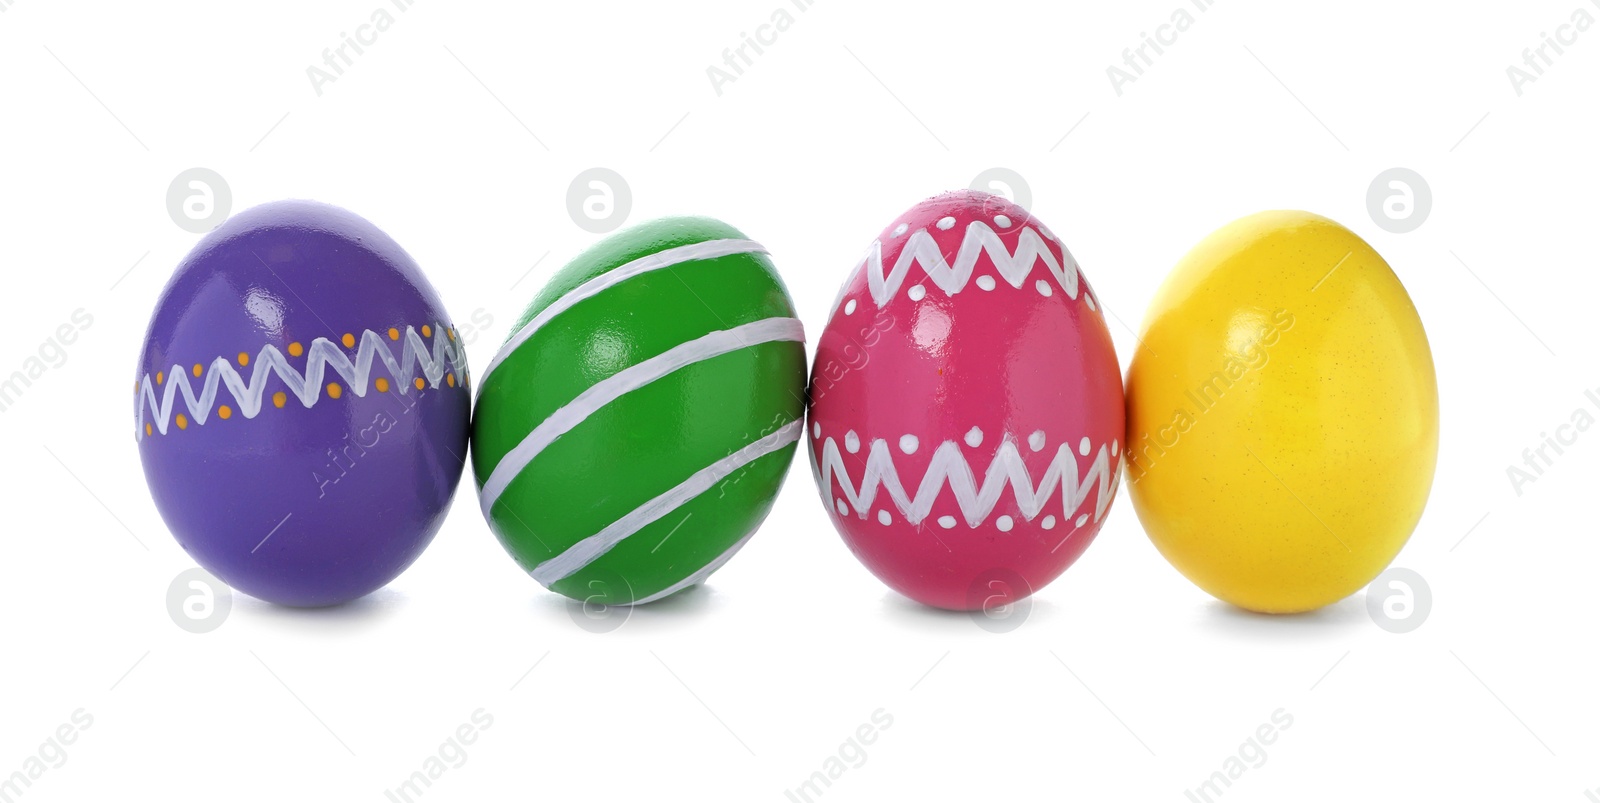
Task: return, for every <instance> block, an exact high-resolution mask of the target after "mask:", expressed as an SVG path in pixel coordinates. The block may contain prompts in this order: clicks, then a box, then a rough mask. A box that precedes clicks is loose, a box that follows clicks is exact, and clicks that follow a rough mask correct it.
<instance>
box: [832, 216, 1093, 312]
mask: <svg viewBox="0 0 1600 803" xmlns="http://www.w3.org/2000/svg"><path fill="white" fill-rule="evenodd" d="M984 253H987V254H988V255H989V260H990V261H991V262H993V263H994V266H995V270H997V271H998V272H999V273H1000V276H1001V277H1002V278H1004V279H1005V280H1006V281H1007V282H1008V283H1010V285H1011V286H1012V287H1015V288H1019V289H1020V288H1021V287H1022V283H1023V282H1024V281H1025V280H1026V279H1027V278H1028V274H1030V273H1032V272H1033V265H1034V262H1036V261H1037V260H1040V259H1042V260H1044V264H1045V267H1046V268H1047V269H1048V270H1049V271H1050V275H1052V276H1054V277H1055V279H1056V283H1058V284H1060V285H1061V289H1062V290H1065V291H1066V293H1067V297H1068V298H1072V299H1076V298H1077V297H1078V261H1077V260H1076V259H1073V257H1072V253H1071V252H1069V251H1068V250H1067V247H1066V246H1065V245H1062V246H1061V253H1062V254H1064V255H1066V265H1065V266H1064V267H1063V265H1062V263H1061V262H1060V261H1059V260H1057V259H1056V255H1055V253H1053V252H1052V251H1051V250H1050V247H1049V245H1047V244H1046V242H1045V238H1044V237H1043V236H1041V235H1040V234H1039V232H1038V231H1036V230H1035V229H1034V228H1033V227H1032V226H1023V227H1022V232H1021V233H1020V234H1018V235H1017V250H1016V253H1012V252H1010V251H1007V250H1006V246H1005V243H1003V242H1001V240H1000V235H999V234H996V233H995V231H994V229H991V228H989V224H987V223H984V222H983V221H981V220H974V221H972V222H971V223H969V224H967V233H966V235H965V236H964V237H962V240H961V250H959V251H958V252H956V258H955V262H954V264H952V263H950V262H947V261H945V258H944V254H943V253H942V252H941V251H940V250H939V244H938V243H937V242H935V241H934V239H933V235H931V234H929V233H928V230H927V229H917V230H916V231H914V232H912V233H911V236H910V239H909V240H907V241H906V244H905V247H904V248H902V249H901V251H900V257H899V258H898V259H896V260H895V263H894V268H893V269H891V270H890V271H889V273H888V275H885V274H884V272H883V241H882V240H876V241H874V242H873V243H872V247H871V248H869V249H867V253H866V255H865V256H863V257H862V259H861V262H859V263H857V265H856V271H857V272H860V271H861V270H863V269H865V270H866V271H867V287H868V289H869V290H870V291H871V292H872V299H873V300H874V301H876V302H877V304H878V306H879V307H882V306H883V305H885V304H887V303H889V301H890V299H893V298H894V296H895V293H898V292H899V291H900V286H901V285H902V284H904V283H905V279H906V274H907V273H910V272H911V266H912V264H913V263H921V265H922V270H923V272H924V273H926V274H927V275H928V278H929V279H931V280H932V281H933V283H934V284H936V285H938V286H939V288H940V289H942V290H944V291H945V292H946V293H949V294H952V295H953V294H955V293H958V292H960V291H961V290H962V288H965V287H966V286H967V281H968V280H969V279H971V278H972V268H973V266H974V265H976V264H977V263H978V257H979V256H980V255H982V254H984ZM847 286H848V285H847ZM841 297H842V294H841ZM836 306H837V305H836Z"/></svg>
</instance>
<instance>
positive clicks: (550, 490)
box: [472, 218, 805, 605]
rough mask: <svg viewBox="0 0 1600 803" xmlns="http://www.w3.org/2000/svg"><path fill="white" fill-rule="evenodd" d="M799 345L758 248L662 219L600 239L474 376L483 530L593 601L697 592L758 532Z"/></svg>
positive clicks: (784, 294) (541, 573) (791, 432)
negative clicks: (697, 587)
mask: <svg viewBox="0 0 1600 803" xmlns="http://www.w3.org/2000/svg"><path fill="white" fill-rule="evenodd" d="M804 340H805V336H804V333H803V331H802V329H801V326H800V321H799V320H798V319H796V317H795V311H794V305H793V304H792V303H791V302H790V300H789V294H788V291H787V290H786V289H785V288H784V285H783V281H782V279H780V278H779V276H778V273H777V270H776V269H775V268H774V267H773V264H772V260H771V259H770V258H769V257H768V256H767V252H766V249H764V248H762V247H761V245H759V244H758V243H756V242H753V241H751V240H749V239H747V238H745V236H744V235H743V234H740V233H739V232H738V231H737V230H736V229H734V228H732V227H731V226H728V225H727V224H724V223H720V222H718V221H715V220H709V219H704V218H671V219H665V220H659V221H655V222H651V223H646V224H643V225H640V226H636V227H634V228H631V229H627V230H625V231H622V232H619V233H617V234H614V235H612V236H611V237H609V238H607V239H605V240H603V241H601V242H600V243H598V244H596V245H595V246H593V247H592V248H590V249H589V250H588V251H586V252H584V253H583V254H581V255H579V256H578V257H577V258H575V259H574V260H573V261H572V262H571V263H569V264H568V265H567V266H566V267H564V268H562V270H561V271H560V272H558V273H557V274H556V275H555V277H554V278H552V279H551V281H550V283H549V284H548V285H547V286H546V287H545V288H544V289H543V290H542V291H540V293H539V294H538V295H537V296H536V297H535V298H534V300H533V303H532V304H530V305H529V306H528V309H527V311H526V312H524V313H523V315H522V317H521V318H520V319H519V320H518V321H517V323H516V325H515V327H514V329H513V332H512V334H511V336H510V338H509V339H508V340H507V341H506V343H505V345H504V346H503V347H502V348H501V349H500V351H499V353H498V354H497V355H496V356H495V358H494V360H493V361H492V362H491V363H490V364H489V367H488V368H487V369H486V370H485V371H484V375H483V381H482V389H481V391H480V393H479V398H478V404H477V410H476V413H475V415H474V418H473V431H472V467H473V472H474V474H475V475H476V477H477V482H478V486H479V502H480V505H481V507H482V509H483V513H484V516H485V518H487V519H488V521H489V526H490V528H491V529H492V530H493V531H494V533H495V535H496V536H497V537H498V538H499V539H500V542H501V544H502V545H504V546H505V548H506V550H507V551H508V552H510V553H511V556H512V557H513V558H515V559H516V561H517V563H518V564H520V565H521V567H522V568H523V569H524V570H525V571H527V572H528V573H529V574H531V575H532V576H533V578H534V579H535V580H537V581H538V582H539V583H541V584H543V585H544V586H545V587H547V588H549V589H551V590H553V591H556V592H558V593H560V594H564V595H566V596H568V597H571V598H573V599H579V600H584V601H585V602H586V603H594V604H597V605H631V604H637V603H646V602H652V601H654V600H658V599H661V598H663V597H666V596H668V595H671V594H673V593H676V592H677V591H679V590H682V589H684V588H688V587H690V586H693V585H696V584H698V583H700V582H702V581H704V580H705V579H706V578H707V577H709V576H710V574H711V573H712V572H714V571H716V570H717V569H718V568H720V567H721V566H722V565H723V564H724V563H726V562H727V561H728V560H729V559H730V558H732V557H733V555H734V553H736V552H738V550H739V549H740V548H741V547H742V546H744V544H745V543H746V542H747V541H749V539H750V538H751V536H752V535H754V533H755V531H756V529H757V528H758V527H760V525H761V522H762V520H763V519H764V518H765V517H766V515H767V512H768V511H769V510H770V509H771V507H772V502H773V499H774V497H775V496H776V494H777V492H778V488H779V486H780V485H781V484H782V482H783V477H784V475H785V473H787V471H788V467H789V463H790V461H791V460H792V458H793V456H794V449H795V446H794V444H795V443H796V442H797V441H798V440H799V438H800V431H801V427H802V425H803V421H802V415H803V413H804V392H805V344H804Z"/></svg>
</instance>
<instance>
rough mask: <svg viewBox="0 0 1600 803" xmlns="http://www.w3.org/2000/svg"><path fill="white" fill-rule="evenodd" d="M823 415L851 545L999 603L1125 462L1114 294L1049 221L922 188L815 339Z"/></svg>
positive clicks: (924, 593) (964, 604)
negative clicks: (1093, 283) (1108, 300)
mask: <svg viewBox="0 0 1600 803" xmlns="http://www.w3.org/2000/svg"><path fill="white" fill-rule="evenodd" d="M809 418H810V420H809V421H808V422H807V432H806V434H807V442H808V445H809V454H810V457H811V466H812V473H813V476H814V477H815V478H816V481H817V490H818V492H819V493H820V494H821V496H822V501H823V504H824V505H826V506H827V508H828V511H829V514H830V517H831V518H832V520H833V523H834V526H835V527H836V528H837V529H838V530H839V534H840V535H841V536H843V538H844V541H845V543H846V544H847V545H848V546H849V547H850V550H851V551H852V552H854V553H855V555H856V557H857V558H859V559H860V560H861V562H862V563H864V564H865V565H866V566H867V568H868V569H870V570H871V571H872V573H873V574H875V575H877V576H878V577H879V579H881V580H883V581H884V582H885V583H887V584H888V585H889V586H890V587H892V588H894V589H895V590H896V591H899V592H900V593H902V594H905V595H906V596H908V597H911V598H912V599H915V600H917V601H919V602H922V603H925V604H927V605H933V606H936V607H940V608H948V609H952V610H980V609H982V610H989V609H991V608H993V607H997V606H1002V605H1006V604H1009V603H1011V602H1015V601H1017V600H1020V599H1023V598H1025V597H1027V596H1028V595H1030V594H1032V593H1033V592H1035V591H1037V590H1039V589H1040V588H1043V587H1044V586H1045V585H1046V584H1048V583H1049V582H1050V581H1052V580H1054V579H1055V578H1056V577H1057V576H1059V575H1060V574H1061V573H1062V572H1063V571H1065V570H1066V568H1067V567H1068V566H1071V565H1072V563H1073V561H1075V560H1077V559H1078V556H1079V555H1081V554H1083V551H1084V549H1085V548H1087V547H1088V546H1089V542H1090V541H1092V540H1094V536H1095V534H1096V533H1097V532H1099V530H1100V525H1101V524H1102V522H1104V520H1105V516H1106V511H1107V509H1108V508H1109V507H1110V505H1111V500H1112V498H1113V497H1114V496H1115V495H1116V487H1117V482H1118V480H1119V478H1120V476H1121V466H1122V460H1121V451H1122V449H1121V444H1120V443H1119V440H1118V439H1119V438H1121V437H1122V433H1123V398H1122V377H1121V373H1120V371H1119V369H1118V366H1117V355H1116V352H1115V350H1114V349H1113V348H1112V345H1111V335H1110V333H1109V332H1108V331H1107V330H1106V322H1105V318H1104V316H1103V313H1102V310H1101V307H1100V303H1099V300H1098V299H1097V298H1096V297H1095V294H1094V291H1093V290H1091V289H1090V287H1089V283H1088V281H1087V280H1086V279H1085V278H1084V276H1083V273H1082V271H1081V270H1079V268H1078V263H1077V261H1076V260H1074V259H1073V258H1072V255H1071V254H1070V253H1069V252H1068V251H1067V248H1066V246H1065V245H1064V244H1063V243H1062V242H1061V241H1060V239H1059V238H1057V236H1056V235H1055V234H1054V233H1053V232H1052V231H1051V230H1050V229H1049V228H1047V227H1045V226H1044V225H1043V224H1041V223H1040V222H1039V221H1038V220H1037V219H1035V218H1034V217H1033V215H1031V214H1030V213H1029V212H1028V211H1027V210H1026V209H1023V208H1022V207H1020V206H1017V205H1016V204H1013V203H1011V202H1009V201H1007V200H1005V199H1004V198H1001V197H998V196H995V195H990V194H988V193H983V192H976V191H961V192H952V193H946V194H944V195H940V196H938V197H935V198H930V199H928V200H926V201H923V202H922V203H920V204H917V205H916V206H914V207H912V208H911V210H910V211H907V212H906V213H905V214H903V215H901V216H900V217H899V219H897V220H895V221H894V222H893V223H891V224H889V227H888V228H886V229H884V230H883V233H882V234H881V235H880V236H879V237H878V239H877V240H876V241H875V242H873V243H872V247H871V248H869V249H868V250H867V253H866V255H865V256H864V257H863V258H862V260H861V261H860V262H859V263H858V264H857V265H856V268H855V270H854V271H853V272H852V273H851V274H850V278H849V279H847V280H846V281H845V283H844V287H843V288H842V290H841V291H840V294H839V297H838V299H837V300H836V301H835V303H834V308H833V311H832V313H831V314H830V316H829V320H828V325H827V328H825V329H824V330H823V332H822V338H821V340H820V341H819V342H818V344H817V355H816V361H815V364H814V367H813V371H812V376H811V388H810V396H809Z"/></svg>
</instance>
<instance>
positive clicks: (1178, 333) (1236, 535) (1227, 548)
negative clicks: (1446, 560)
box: [1126, 211, 1439, 613]
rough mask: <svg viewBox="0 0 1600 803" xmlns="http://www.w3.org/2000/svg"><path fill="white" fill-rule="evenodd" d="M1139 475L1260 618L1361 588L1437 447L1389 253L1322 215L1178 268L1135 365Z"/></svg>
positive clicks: (1422, 368)
mask: <svg viewBox="0 0 1600 803" xmlns="http://www.w3.org/2000/svg"><path fill="white" fill-rule="evenodd" d="M1127 400H1128V418H1127V424H1128V436H1127V447H1126V448H1127V456H1126V467H1127V468H1126V480H1127V484H1128V487H1129V491H1130V494H1131V496H1132V498H1133V506H1134V509H1135V510H1136V511H1137V512H1138V514H1139V520H1140V522H1142V523H1143V524H1144V528H1145V532H1147V533H1148V534H1149V536H1150V540H1151V541H1152V542H1154V543H1155V546H1156V548H1157V549H1158V550H1160V552H1161V554H1162V555H1163V556H1165V557H1166V558H1167V560H1168V561H1170V562H1171V563H1172V565H1173V566H1174V567H1176V568H1177V569H1178V571H1179V572H1182V573H1183V575H1184V576H1185V577H1188V578H1189V580H1191V581H1192V582H1194V584H1195V585H1198V586H1200V588H1202V589H1204V590H1205V591H1207V592H1209V593H1210V594H1212V595H1213V596H1215V597H1217V598H1219V599H1222V600H1225V601H1227V602H1230V603H1233V604H1234V605H1238V606H1239V607H1242V608H1247V609H1249V610H1252V611H1260V612H1264V613H1297V612H1301V611H1308V610H1312V609H1315V608H1319V607H1322V606H1324V605H1327V604H1329V603H1333V602H1337V601H1338V600H1341V599H1343V598H1345V597H1347V596H1349V595H1350V594H1352V593H1354V592H1356V591H1357V590H1360V589H1361V588H1362V587H1364V586H1366V585H1367V584H1368V583H1370V582H1371V581H1372V580H1373V579H1374V578H1376V577H1377V576H1378V574H1379V573H1381V572H1382V571H1383V570H1384V568H1385V567H1387V566H1388V565H1389V563H1390V562H1391V561H1392V560H1394V557H1395V555H1396V554H1398V553H1399V552H1400V548H1401V547H1403V546H1405V543H1406V539H1408V538H1410V536H1411V532H1412V530H1413V529H1415V528H1416V525H1417V521H1418V519H1420V518H1421V516H1422V509H1423V506H1424V505H1425V504H1426V502H1427V499H1428V490H1429V488H1430V487H1431V486H1432V484H1433V471H1434V464H1435V461H1436V459H1437V456H1438V450H1439V394H1438V387H1437V383H1436V380H1435V378H1434V369H1433V354H1432V352H1431V351H1430V350H1429V348H1428V339H1427V335H1426V334H1425V333H1424V332H1423V330H1422V321H1421V319H1420V318H1418V316H1417V310H1416V307H1415V306H1413V305H1412V303H1411V297H1410V296H1409V295H1407V294H1406V290H1405V287H1403V286H1401V284H1400V280H1399V279H1398V278H1396V277H1395V275H1394V272H1393V271H1392V270H1390V269H1389V265H1388V263H1386V262H1384V260H1383V257H1381V256H1379V255H1378V252H1376V251H1374V250H1373V249H1372V247H1371V246H1369V245H1367V243H1366V242H1365V241H1363V240H1362V239H1361V238H1360V237H1358V236H1356V235H1355V233H1353V232H1351V231H1350V230H1349V229H1346V228H1345V227H1343V226H1341V225H1339V224H1338V223H1335V222H1333V221H1331V220H1328V219H1327V218H1324V217H1320V216H1318V215H1313V214H1310V213H1308V212H1288V211H1277V212H1263V213H1261V214H1257V215H1252V216H1250V217H1246V218H1243V219H1240V220H1237V221H1235V222H1233V223H1230V224H1228V225H1227V226H1224V227H1223V228H1221V229H1219V230H1217V231H1216V232H1214V233H1213V234H1211V236H1209V237H1207V238H1206V239H1205V240H1204V241H1202V242H1201V243H1200V244H1199V245H1197V246H1195V248H1194V249H1193V250H1191V251H1190V252H1189V253H1188V255H1186V256H1185V257H1184V258H1183V260H1182V261H1181V262H1179V263H1178V266H1177V267H1176V268H1175V269H1173V271H1172V273H1171V275H1169V276H1168V277H1167V280H1166V282H1165V283H1164V284H1163V285H1162V287H1161V289H1160V291H1159V292H1158V293H1157V295H1156V298H1155V301H1154V302H1152V303H1151V305H1150V309H1149V311H1148V312H1147V313H1146V316H1145V320H1144V325H1143V332H1142V333H1141V335H1140V344H1139V348H1138V350H1137V351H1136V353H1135V355H1134V358H1133V364H1132V366H1131V367H1130V368H1129V369H1128V381H1127Z"/></svg>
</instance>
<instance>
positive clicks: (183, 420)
mask: <svg viewBox="0 0 1600 803" xmlns="http://www.w3.org/2000/svg"><path fill="white" fill-rule="evenodd" d="M419 331H420V332H421V333H422V336H423V337H432V336H433V327H432V326H431V325H429V324H423V325H422V326H421V328H420V329H419ZM441 331H443V332H444V335H445V337H447V338H449V339H450V340H451V341H454V340H456V332H455V329H454V328H451V327H446V328H444V329H443V330H441ZM386 334H387V335H388V336H389V339H390V340H392V341H398V340H399V339H400V334H401V332H400V329H399V328H398V327H393V326H391V327H389V329H388V331H387V332H386ZM339 342H340V343H343V344H344V347H345V348H355V347H356V342H357V341H356V336H355V334H353V333H351V332H346V333H344V335H342V336H341V337H340V338H339ZM285 350H286V351H287V352H288V353H289V356H291V357H302V356H305V353H306V349H305V346H304V344H302V343H300V342H299V341H294V342H291V343H289V345H288V346H287V347H286V349H285ZM235 359H237V360H238V362H239V365H241V366H248V365H249V364H250V353H249V352H246V351H241V352H239V353H238V356H237V357H236V358H235ZM190 372H191V373H192V374H194V377H195V378H196V379H199V378H200V377H201V376H203V375H204V374H205V364H204V363H198V362H197V363H195V364H194V365H193V366H192V367H191V368H190ZM147 376H148V375H147ZM155 379H156V384H157V385H161V384H164V383H165V382H166V379H167V375H166V372H165V371H157V372H156V377H155ZM411 383H412V385H413V386H414V387H416V389H417V390H425V389H427V386H428V383H427V381H426V380H425V379H423V378H422V377H416V378H415V379H413V380H411ZM445 384H446V385H449V386H450V387H456V375H455V373H454V372H447V373H446V374H445ZM372 386H373V387H374V388H375V389H377V391H378V392H379V393H388V392H389V388H390V382H389V379H388V378H386V377H381V376H380V377H375V378H374V379H373V381H372ZM140 389H141V384H140V382H139V381H138V380H135V381H134V383H133V392H134V395H135V396H137V395H138V394H139V392H140ZM327 393H328V398H330V399H338V398H341V397H343V396H344V387H343V386H342V385H340V384H339V383H337V382H329V383H328V386H327ZM288 403H289V394H287V393H285V392H283V391H281V390H280V391H277V392H276V393H273V394H272V406H273V407H275V408H278V409H282V408H283V407H284V406H285V405H287V404H288ZM217 417H218V418H220V419H222V420H224V421H227V420H229V419H231V418H233V408H232V407H230V406H228V405H226V404H224V405H221V406H219V407H218V408H217ZM173 423H174V424H176V425H177V427H178V429H180V430H187V429H188V428H189V417H188V416H186V415H184V414H183V413H178V414H177V416H175V417H174V418H173ZM144 434H145V435H147V436H149V435H154V434H155V428H154V426H152V425H151V424H150V422H148V421H147V422H145V424H144Z"/></svg>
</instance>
